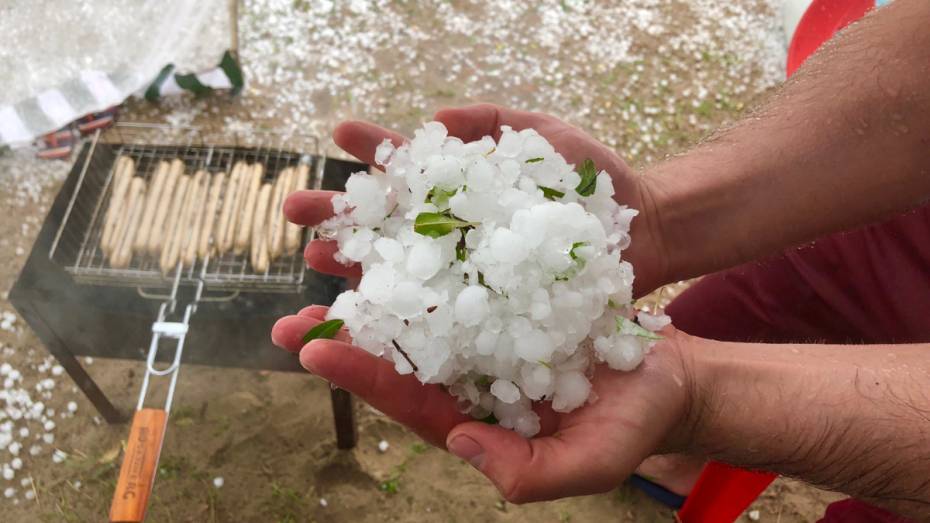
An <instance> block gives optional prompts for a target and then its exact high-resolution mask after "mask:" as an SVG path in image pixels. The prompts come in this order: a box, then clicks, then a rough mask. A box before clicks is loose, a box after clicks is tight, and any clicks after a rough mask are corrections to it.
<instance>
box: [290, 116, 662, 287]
mask: <svg viewBox="0 0 930 523" xmlns="http://www.w3.org/2000/svg"><path fill="white" fill-rule="evenodd" d="M435 119H436V121H439V122H442V123H443V124H444V125H445V126H446V128H447V129H448V131H449V135H450V136H455V137H458V138H460V139H461V140H463V141H466V142H469V141H474V140H480V139H481V138H482V137H484V136H491V137H492V138H494V139H495V140H497V139H499V138H500V128H501V126H502V125H509V126H510V127H512V128H514V129H516V130H518V131H519V130H521V129H527V128H532V129H535V130H536V131H537V132H538V133H539V134H540V135H542V136H543V137H545V138H546V139H547V140H548V141H549V142H550V143H551V144H552V146H553V147H554V148H555V150H556V151H558V152H559V153H560V154H562V156H564V157H565V159H566V161H568V162H569V163H574V164H575V165H579V164H581V163H582V162H583V161H584V160H585V159H588V158H590V159H591V160H593V161H594V165H595V166H596V167H597V168H598V169H603V170H605V171H607V172H608V174H610V176H611V178H612V179H613V184H614V192H615V196H614V197H615V198H616V199H617V201H618V202H620V203H622V204H625V205H629V206H630V207H632V208H634V209H637V210H639V212H640V214H639V216H637V217H636V218H634V219H633V222H632V224H631V231H630V236H631V238H632V243H631V245H630V247H629V248H628V249H626V250H624V251H623V259H625V260H627V261H629V262H630V263H631V264H633V270H634V272H635V274H636V280H635V282H634V284H633V293H634V295H635V296H637V297H638V296H642V295H644V294H648V293H649V292H651V291H652V290H654V289H655V288H657V287H659V286H660V285H663V284H665V283H668V279H669V274H668V271H669V268H668V259H669V257H668V255H667V253H666V248H665V244H664V243H663V239H662V234H661V227H660V226H659V211H658V208H657V204H656V201H655V199H654V193H655V192H656V191H655V189H653V188H652V185H651V184H650V179H649V178H648V177H643V176H640V175H638V174H636V173H635V172H633V170H632V169H630V167H629V166H627V164H626V163H625V162H624V161H623V160H622V159H621V158H620V157H619V156H617V154H616V153H614V152H613V151H611V150H610V149H609V148H607V147H606V146H604V145H603V144H601V143H600V142H598V141H597V140H595V139H594V138H592V137H591V136H589V135H587V134H585V132H584V131H582V130H581V129H578V128H577V127H574V126H572V125H569V124H567V123H565V122H563V121H561V120H559V119H558V118H556V117H554V116H550V115H547V114H543V113H533V112H526V111H516V110H513V109H506V108H503V107H498V106H496V105H491V104H479V105H471V106H466V107H460V108H455V109H444V110H442V111H439V112H438V113H436V115H435ZM385 139H389V140H391V141H392V142H393V143H394V145H395V146H400V145H401V144H402V143H404V137H403V136H401V135H400V134H397V133H395V132H392V131H389V130H387V129H384V128H381V127H378V126H377V125H374V124H371V123H367V122H358V121H351V122H344V123H342V124H340V125H339V126H338V127H336V130H335V131H334V132H333V140H334V141H335V142H336V145H338V146H339V147H341V148H342V149H344V150H345V151H346V152H347V153H349V154H351V155H353V156H355V157H356V158H358V159H359V160H361V161H362V162H365V163H367V164H370V165H373V166H374V165H375V161H374V154H375V148H376V147H377V146H378V144H380V143H381V142H382V141H384V140H385ZM334 194H335V193H333V192H332V191H298V192H296V193H293V194H291V195H290V196H289V197H288V198H287V200H286V201H285V203H284V213H285V214H286V215H287V218H288V219H289V220H290V221H292V222H294V223H296V224H299V225H306V226H311V227H312V226H315V225H318V224H319V223H320V222H322V221H323V220H325V219H327V218H329V217H330V216H332V214H333V208H332V204H331V202H330V200H331V199H332V197H333V195H334ZM335 251H336V244H335V242H332V241H323V240H315V241H312V242H310V243H309V244H308V245H307V248H306V250H305V251H304V257H305V258H306V260H307V263H308V264H309V265H310V267H312V268H313V269H314V270H316V271H319V272H322V273H326V274H333V275H337V276H345V277H358V276H360V275H361V269H360V268H359V267H358V265H352V266H349V267H346V266H344V265H342V264H340V263H339V262H336V261H335V260H333V253H334V252H335Z"/></svg>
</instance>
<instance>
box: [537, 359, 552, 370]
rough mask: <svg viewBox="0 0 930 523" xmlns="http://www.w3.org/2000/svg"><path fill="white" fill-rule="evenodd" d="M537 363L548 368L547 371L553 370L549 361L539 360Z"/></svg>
mask: <svg viewBox="0 0 930 523" xmlns="http://www.w3.org/2000/svg"><path fill="white" fill-rule="evenodd" d="M536 363H538V364H540V365H542V366H543V367H546V368H547V369H551V368H552V364H551V363H549V362H548V361H543V360H537V361H536Z"/></svg>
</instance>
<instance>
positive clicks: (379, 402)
mask: <svg viewBox="0 0 930 523" xmlns="http://www.w3.org/2000/svg"><path fill="white" fill-rule="evenodd" d="M436 119H437V120H439V121H441V122H443V123H444V124H445V125H446V127H447V128H448V129H449V133H450V134H451V135H453V136H458V137H459V138H461V139H462V140H465V141H470V140H477V139H480V138H481V137H482V136H485V135H491V136H492V137H494V138H495V139H496V138H498V137H499V133H500V126H501V125H510V126H512V127H514V128H515V129H523V128H528V127H532V128H534V129H536V130H537V131H538V132H539V133H540V134H541V135H543V136H544V137H546V138H547V139H548V140H549V141H550V142H551V143H552V144H553V146H554V147H555V148H556V150H557V151H559V152H561V153H562V154H563V155H564V156H565V157H566V159H567V160H568V161H569V162H571V163H579V162H581V161H583V160H584V159H586V158H591V159H592V160H593V161H594V163H595V165H596V166H597V167H598V168H601V169H605V170H607V171H608V172H609V173H610V174H611V175H612V177H613V181H614V188H615V191H616V194H617V195H618V199H619V200H621V201H622V202H623V203H627V204H630V205H631V206H633V207H635V208H638V209H642V210H643V211H644V214H646V215H647V216H648V214H649V209H648V208H645V205H644V204H645V203H646V200H647V199H648V198H646V197H645V196H644V195H643V194H642V191H641V189H640V187H641V184H640V183H639V181H638V179H637V177H636V176H635V175H634V174H633V173H632V171H631V170H630V169H629V167H628V166H627V165H626V164H625V163H624V162H623V160H621V159H620V158H619V157H618V156H617V155H616V154H614V153H613V152H612V151H610V150H609V149H607V148H606V147H604V146H603V145H601V144H600V143H598V142H597V141H596V140H594V139H593V138H591V137H589V136H588V135H586V134H584V133H583V132H581V131H580V130H579V129H577V128H574V127H572V126H569V125H567V124H565V123H564V122H561V121H560V120H558V119H556V118H553V117H551V116H547V115H542V114H538V113H525V112H516V111H510V110H506V109H500V108H497V107H494V106H490V105H479V106H473V107H469V108H464V109H454V110H447V111H441V112H440V113H438V114H437V115H436ZM333 138H334V140H335V141H336V143H337V144H338V145H339V146H340V147H342V148H343V149H345V150H346V152H348V153H350V154H353V155H354V156H356V157H358V158H359V159H361V160H362V161H365V162H367V163H369V164H371V163H373V155H374V150H375V147H376V146H377V145H378V144H379V143H380V142H381V141H383V140H384V139H385V138H388V139H391V140H392V141H394V142H395V144H396V145H399V144H400V143H402V142H403V137H402V136H400V135H397V134H395V133H393V132H390V131H387V130H385V129H382V128H380V127H377V126H375V125H372V124H367V123H362V122H349V123H344V124H342V125H340V126H339V127H338V128H337V129H336V131H335V133H334V136H333ZM331 197H332V193H328V192H325V191H301V192H298V193H295V194H293V195H291V196H290V197H289V198H288V200H287V202H286V204H285V213H286V214H287V215H288V218H289V219H290V220H291V221H293V222H295V223H298V224H302V225H309V226H313V225H316V224H318V223H319V222H321V221H322V220H324V219H326V218H328V217H329V216H331V215H332V207H331V205H330V203H329V201H330V199H331ZM647 222H648V218H641V219H638V220H634V231H633V235H634V238H643V240H639V241H638V242H634V244H633V246H632V247H631V249H630V251H627V252H629V254H630V255H629V257H628V258H629V259H630V260H631V261H632V263H633V264H634V267H635V268H636V270H637V283H638V286H637V291H638V292H639V293H640V294H641V293H642V292H644V291H648V290H651V289H652V288H654V287H655V286H657V285H658V284H659V283H661V281H660V277H659V276H658V275H659V274H662V271H661V270H660V263H659V261H660V259H661V258H660V256H658V254H657V253H658V252H659V249H658V248H656V246H657V245H658V242H655V241H652V240H651V239H650V238H649V234H648V230H649V229H648V227H646V226H645V225H646V224H647ZM637 223H639V224H642V225H641V226H639V227H638V228H639V230H638V231H637V230H635V228H636V227H637ZM335 248H336V247H335V245H334V244H333V243H332V242H326V241H314V242H311V243H310V244H309V245H308V247H307V250H306V252H305V258H306V259H307V262H308V264H309V265H310V266H311V267H313V268H314V269H316V270H317V271H320V272H324V273H329V274H335V275H339V276H345V277H357V276H358V275H359V274H360V269H359V268H358V267H357V266H355V267H345V266H343V265H341V264H339V263H336V262H335V261H334V260H333V258H332V255H333V252H334V251H335ZM625 254H626V253H625ZM325 314H326V308H325V307H321V306H311V307H308V308H306V309H304V310H302V311H301V312H300V313H299V314H297V315H294V316H288V317H286V318H282V319H281V320H280V321H279V322H278V323H277V324H276V325H275V327H274V329H273V332H272V339H273V340H274V342H275V343H276V344H277V345H279V346H281V347H284V348H286V349H288V350H291V351H294V352H297V351H300V359H301V363H302V364H303V365H304V367H305V368H307V370H309V371H310V372H312V373H314V374H318V375H320V376H321V377H323V378H325V379H327V380H329V381H330V382H332V383H334V384H336V385H338V386H339V387H342V388H344V389H346V390H348V391H350V392H352V393H353V394H355V395H356V396H358V397H360V398H362V399H363V400H365V401H367V402H368V403H370V404H371V405H372V406H373V407H375V408H377V409H378V410H380V411H382V412H384V413H385V414H387V415H389V416H391V417H392V418H394V419H396V420H397V421H399V422H400V423H403V424H404V425H407V426H408V427H410V428H411V429H412V430H413V431H415V432H416V433H417V434H418V435H420V436H421V437H422V438H423V439H425V440H426V441H428V442H430V443H432V444H434V445H436V446H439V447H443V446H445V444H446V442H447V441H450V440H451V438H454V437H456V436H457V433H459V432H463V433H464V432H467V433H468V434H469V437H472V438H481V437H485V438H487V441H489V442H493V445H494V446H495V447H494V448H495V449H496V450H494V451H493V452H499V453H500V458H499V459H494V460H488V461H487V462H486V463H484V464H482V465H481V467H480V468H481V470H482V472H484V473H485V474H487V475H488V476H489V477H490V478H491V479H492V480H493V481H494V482H495V483H496V484H497V486H498V487H499V488H500V489H501V491H502V492H504V494H505V496H506V497H507V498H508V499H511V500H517V501H526V500H531V499H548V498H552V497H557V496H565V495H573V494H582V493H587V492H593V491H598V490H601V489H602V488H604V487H603V486H605V485H607V486H608V488H609V486H611V485H614V484H616V482H617V481H618V480H619V479H621V478H622V477H623V476H624V475H626V474H628V473H629V472H630V471H632V470H633V468H634V467H635V466H636V465H638V464H639V463H640V461H642V459H643V458H645V457H646V456H647V455H648V454H649V453H650V452H651V451H653V450H655V448H654V447H655V445H656V442H657V441H659V440H661V437H662V436H661V435H662V434H664V433H665V431H667V430H668V428H669V427H670V426H671V423H672V419H671V418H668V419H663V418H662V417H661V416H659V417H657V416H655V412H657V411H659V410H660V409H659V405H661V404H662V403H661V400H662V399H664V398H660V397H659V396H658V395H656V392H655V390H654V389H653V388H650V390H648V391H646V390H638V389H642V388H643V386H644V384H650V383H651V385H649V387H654V382H655V380H656V379H660V380H661V379H667V378H660V377H659V376H668V375H669V374H668V369H667V368H666V369H665V371H663V372H661V373H656V372H653V371H652V369H653V367H655V366H666V367H667V364H668V361H666V360H668V359H667V358H666V359H661V358H660V359H656V358H651V359H650V358H647V360H646V363H645V364H644V365H643V367H642V368H641V369H639V370H637V371H636V372H633V373H617V372H614V371H610V370H609V369H606V368H598V369H597V370H596V373H595V377H594V380H593V386H594V389H593V390H594V393H595V394H596V395H597V397H599V398H600V399H599V400H598V401H595V402H593V403H590V404H588V405H586V406H585V407H582V408H580V409H577V410H575V411H574V412H572V413H570V414H558V413H555V412H553V411H552V410H551V409H550V408H549V407H548V406H547V405H548V404H543V405H540V406H538V407H537V411H538V412H539V414H540V418H541V425H542V431H541V434H540V436H541V437H538V438H536V439H533V440H529V441H528V440H524V439H523V438H521V437H520V436H518V435H516V434H514V433H512V432H510V431H506V430H503V429H501V428H500V427H496V426H491V425H485V424H481V423H478V422H474V421H473V420H471V418H469V417H468V416H466V415H464V414H461V413H460V412H459V410H458V409H457V407H456V400H455V399H454V398H453V397H452V396H450V395H449V394H447V393H446V392H445V391H444V390H443V389H442V388H440V387H439V386H436V385H423V384H421V383H419V382H418V381H417V379H416V378H415V377H414V376H412V375H405V376H401V375H398V374H397V373H396V372H395V371H394V367H393V364H391V363H390V362H388V361H387V360H384V359H381V358H377V357H375V356H372V355H370V354H368V353H367V352H365V351H363V350H361V349H359V348H357V347H354V346H352V345H351V344H350V343H349V342H350V340H349V338H348V336H347V334H346V333H344V332H342V333H340V334H339V335H338V336H337V338H336V339H335V340H316V341H314V342H311V343H310V344H307V345H306V346H303V343H302V341H301V338H302V337H303V335H304V334H305V333H306V332H307V331H308V330H309V329H310V328H312V327H313V326H314V325H316V324H318V323H319V322H321V321H322V320H323V319H324V317H325ZM672 360H674V358H672ZM674 389H675V387H673V388H672V390H674ZM610 427H614V428H616V429H617V430H610ZM605 429H606V430H605ZM644 431H645V432H647V433H649V432H654V433H655V434H645V435H646V436H647V437H642V436H643V435H644V434H643V433H644ZM634 436H636V437H634ZM643 442H647V443H643ZM618 448H620V449H626V453H625V454H624V456H625V457H617V459H613V460H611V461H610V463H609V465H607V466H603V464H604V463H605V462H604V460H603V459H601V458H598V457H597V454H593V455H594V456H595V459H596V460H600V461H601V463H602V466H601V467H594V468H592V467H591V466H588V465H585V466H579V464H580V463H581V462H584V461H586V460H589V459H590V456H591V454H590V452H591V451H592V450H593V449H604V452H608V451H610V449H618ZM579 449H582V450H579ZM486 451H487V452H488V453H489V454H491V453H492V451H491V450H490V449H488V448H486ZM582 451H585V452H588V454H584V455H582V454H578V452H582ZM559 452H561V453H562V454H565V453H575V454H573V455H572V456H570V457H568V458H565V459H564V460H563V461H560V462H557V463H551V462H546V461H545V460H542V459H540V458H539V457H540V456H546V455H551V454H552V453H555V454H556V455H558V453H559ZM521 458H522V459H524V461H526V462H527V463H528V464H527V466H534V467H542V468H545V469H546V470H545V473H543V472H544V471H543V470H540V471H539V473H538V474H536V473H531V471H527V470H525V468H526V467H522V468H521V467H519V466H516V465H514V463H515V460H519V459H521ZM554 467H555V468H558V469H559V470H560V471H561V474H556V473H553V470H554V469H553V468H554ZM528 472H529V473H528ZM594 472H596V473H594Z"/></svg>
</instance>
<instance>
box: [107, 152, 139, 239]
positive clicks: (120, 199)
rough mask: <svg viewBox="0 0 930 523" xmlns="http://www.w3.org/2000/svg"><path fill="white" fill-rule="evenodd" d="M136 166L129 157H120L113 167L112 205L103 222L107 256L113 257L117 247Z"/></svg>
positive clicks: (111, 183)
mask: <svg viewBox="0 0 930 523" xmlns="http://www.w3.org/2000/svg"><path fill="white" fill-rule="evenodd" d="M134 166H135V162H133V161H132V158H130V157H128V156H120V157H119V158H117V159H116V162H115V164H114V166H113V178H112V180H111V182H110V186H111V187H113V190H112V191H111V192H110V203H109V205H108V206H107V214H106V218H105V219H104V222H103V236H102V237H101V238H100V249H101V250H102V251H103V253H104V254H105V255H107V256H109V255H111V254H112V253H113V250H114V249H115V247H116V245H114V244H115V243H117V242H116V241H115V237H116V233H117V232H119V230H118V229H119V224H120V220H121V218H122V217H121V213H122V211H123V207H124V205H125V203H126V198H127V196H128V195H129V185H130V182H131V181H132V175H133V171H134Z"/></svg>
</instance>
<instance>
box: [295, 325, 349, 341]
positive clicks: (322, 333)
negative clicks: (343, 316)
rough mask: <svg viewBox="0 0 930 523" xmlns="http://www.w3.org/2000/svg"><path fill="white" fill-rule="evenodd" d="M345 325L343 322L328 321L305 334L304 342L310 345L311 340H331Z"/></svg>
mask: <svg viewBox="0 0 930 523" xmlns="http://www.w3.org/2000/svg"><path fill="white" fill-rule="evenodd" d="M344 324H345V322H344V321H342V320H328V321H324V322H323V323H320V324H318V325H317V326H316V327H313V328H312V329H310V330H309V331H307V333H306V334H304V338H303V342H304V343H310V341H311V340H317V339H331V338H332V337H333V336H335V335H336V333H337V332H339V329H341V328H342V326H343V325H344Z"/></svg>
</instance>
